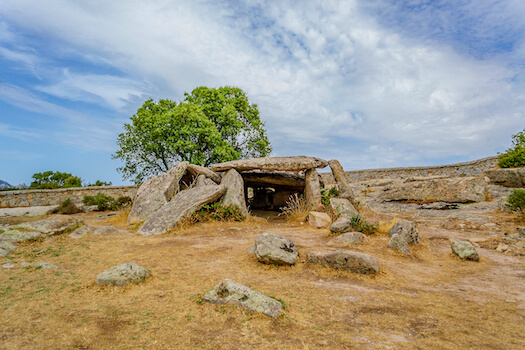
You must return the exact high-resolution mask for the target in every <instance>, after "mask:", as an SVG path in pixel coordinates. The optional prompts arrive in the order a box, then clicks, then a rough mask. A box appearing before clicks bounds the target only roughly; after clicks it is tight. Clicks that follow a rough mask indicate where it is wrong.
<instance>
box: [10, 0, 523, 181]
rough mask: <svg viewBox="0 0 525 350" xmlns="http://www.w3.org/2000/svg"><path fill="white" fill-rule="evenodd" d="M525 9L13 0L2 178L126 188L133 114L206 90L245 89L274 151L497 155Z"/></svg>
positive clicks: (361, 157)
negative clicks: (127, 136)
mask: <svg viewBox="0 0 525 350" xmlns="http://www.w3.org/2000/svg"><path fill="white" fill-rule="evenodd" d="M524 18H525V2H523V1H522V0H498V1H495V0H494V1H493V0H476V1H461V0H458V1H423V0H421V1H418V0H413V1H411V0H406V1H393V0H392V1H386V0H367V1H358V0H354V1H257V0H254V1H191V2H188V1H148V2H145V1H133V0H132V1H130V0H127V1H97V0H95V1H89V2H88V1H65V0H64V1H60V0H45V1H25V0H2V3H1V4H0V164H1V165H0V179H2V180H4V181H7V182H9V183H11V184H12V185H15V184H18V183H21V182H26V183H29V182H30V181H31V176H32V174H34V173H36V172H42V171H46V170H53V171H61V172H69V173H73V174H74V175H77V176H80V177H81V178H82V179H83V180H85V181H86V182H95V181H96V180H98V179H100V180H103V181H111V182H113V184H126V182H124V181H123V180H122V179H121V175H120V174H118V173H117V172H116V168H117V167H118V166H120V163H119V162H117V161H115V160H112V159H111V154H112V153H114V152H115V150H116V139H117V135H118V134H119V133H120V132H122V126H123V124H124V123H126V122H128V121H129V118H130V117H131V116H132V115H133V113H134V112H135V111H136V110H137V109H138V107H140V106H141V105H142V103H143V102H144V101H145V100H146V99H147V98H149V97H151V98H153V99H156V100H157V99H160V98H169V99H172V100H181V99H182V98H183V93H184V92H189V91H191V90H192V89H193V88H195V87H197V86H209V87H219V86H225V85H233V86H237V87H240V88H242V89H243V90H244V91H245V92H246V93H247V94H248V96H249V99H250V101H251V102H253V103H256V104H257V105H258V106H259V111H260V113H261V118H262V119H263V120H264V121H265V122H266V128H267V130H268V136H269V138H270V141H271V142H272V145H273V149H274V152H273V155H274V156H287V155H301V154H304V155H311V156H318V157H322V158H325V159H332V158H337V159H339V160H340V162H341V163H342V164H343V166H344V168H345V169H347V170H352V169H366V168H378V167H397V166H418V165H434V164H446V163H452V162H459V161H467V160H474V159H478V158H482V157H486V156H491V155H495V154H496V153H497V152H503V151H505V149H507V148H508V147H509V146H510V143H511V135H512V134H515V133H517V132H518V131H521V130H523V128H525V76H524V72H525V21H524V20H523V19H524Z"/></svg>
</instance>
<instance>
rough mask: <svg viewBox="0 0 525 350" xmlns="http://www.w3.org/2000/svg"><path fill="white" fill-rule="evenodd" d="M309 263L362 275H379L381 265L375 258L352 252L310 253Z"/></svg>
mask: <svg viewBox="0 0 525 350" xmlns="http://www.w3.org/2000/svg"><path fill="white" fill-rule="evenodd" d="M308 262H311V263H314V264H320V265H323V266H328V267H331V268H333V269H340V270H348V271H352V272H355V273H361V274H377V273H379V265H378V264H377V261H376V259H375V258H374V257H373V256H371V255H368V254H364V253H358V252H354V251H351V250H343V251H337V252H327V253H323V252H310V253H308Z"/></svg>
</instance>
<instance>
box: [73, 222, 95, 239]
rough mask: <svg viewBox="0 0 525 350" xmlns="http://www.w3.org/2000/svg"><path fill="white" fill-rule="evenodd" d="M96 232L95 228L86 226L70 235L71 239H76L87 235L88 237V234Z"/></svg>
mask: <svg viewBox="0 0 525 350" xmlns="http://www.w3.org/2000/svg"><path fill="white" fill-rule="evenodd" d="M94 230H95V227H94V226H89V225H84V226H82V227H79V228H77V229H76V230H75V231H73V232H72V233H71V234H70V235H69V237H71V238H75V239H78V238H82V237H84V236H85V235H87V234H88V233H91V232H93V231H94Z"/></svg>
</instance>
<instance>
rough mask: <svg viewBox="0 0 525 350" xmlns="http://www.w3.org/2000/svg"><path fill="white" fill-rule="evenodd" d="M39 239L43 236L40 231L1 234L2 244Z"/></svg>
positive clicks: (16, 231) (9, 231) (13, 231)
mask: <svg viewBox="0 0 525 350" xmlns="http://www.w3.org/2000/svg"><path fill="white" fill-rule="evenodd" d="M39 237H42V234H41V233H40V232H38V231H20V230H14V229H12V230H7V231H5V232H3V233H0V241H2V242H23V241H32V240H33V239H36V238H39Z"/></svg>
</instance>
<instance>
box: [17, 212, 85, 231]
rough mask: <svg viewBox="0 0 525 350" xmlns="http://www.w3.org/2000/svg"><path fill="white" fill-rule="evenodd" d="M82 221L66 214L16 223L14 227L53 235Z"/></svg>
mask: <svg viewBox="0 0 525 350" xmlns="http://www.w3.org/2000/svg"><path fill="white" fill-rule="evenodd" d="M81 223H82V221H80V220H78V219H75V218H72V217H68V216H54V217H53V218H49V219H44V220H38V221H32V222H25V223H23V224H20V225H16V227H14V228H23V229H28V230H33V231H39V232H42V233H44V234H47V235H55V234H61V233H64V232H65V231H67V230H71V229H73V228H74V227H75V226H78V225H79V224H81Z"/></svg>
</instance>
